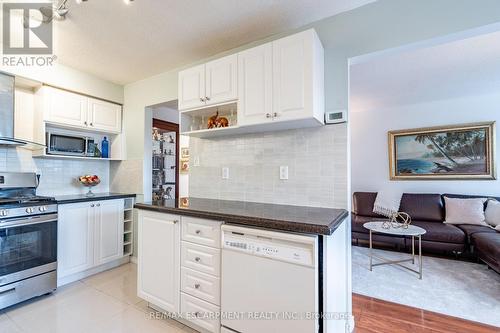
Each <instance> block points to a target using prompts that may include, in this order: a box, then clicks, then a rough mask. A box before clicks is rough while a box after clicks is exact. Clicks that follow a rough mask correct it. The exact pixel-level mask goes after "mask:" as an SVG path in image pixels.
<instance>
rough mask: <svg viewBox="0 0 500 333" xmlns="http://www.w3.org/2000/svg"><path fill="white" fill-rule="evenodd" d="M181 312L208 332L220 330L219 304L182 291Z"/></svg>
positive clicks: (214, 332)
mask: <svg viewBox="0 0 500 333" xmlns="http://www.w3.org/2000/svg"><path fill="white" fill-rule="evenodd" d="M181 313H182V315H183V317H184V318H185V319H186V320H188V321H190V322H191V323H193V324H195V325H197V326H199V327H201V328H203V329H205V330H207V331H208V332H213V333H219V332H220V315H219V313H220V308H219V307H218V306H215V305H213V304H210V303H208V302H205V301H202V300H200V299H198V298H196V297H193V296H189V295H187V294H185V293H181Z"/></svg>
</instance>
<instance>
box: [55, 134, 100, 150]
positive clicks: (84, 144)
mask: <svg viewBox="0 0 500 333" xmlns="http://www.w3.org/2000/svg"><path fill="white" fill-rule="evenodd" d="M93 147H94V139H93V138H91V137H88V136H78V135H68V134H62V133H54V132H47V154H49V155H71V156H94V153H93V152H92V150H93Z"/></svg>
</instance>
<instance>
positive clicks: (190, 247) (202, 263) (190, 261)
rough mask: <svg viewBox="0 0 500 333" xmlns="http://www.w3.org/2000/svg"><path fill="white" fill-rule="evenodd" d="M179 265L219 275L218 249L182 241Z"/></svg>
mask: <svg viewBox="0 0 500 333" xmlns="http://www.w3.org/2000/svg"><path fill="white" fill-rule="evenodd" d="M181 247H182V248H181V265H182V266H183V267H187V268H191V269H194V270H197V271H200V272H202V273H207V274H211V275H214V276H220V250H219V249H214V248H211V247H208V246H202V245H198V244H193V243H188V242H184V241H183V242H182V246H181Z"/></svg>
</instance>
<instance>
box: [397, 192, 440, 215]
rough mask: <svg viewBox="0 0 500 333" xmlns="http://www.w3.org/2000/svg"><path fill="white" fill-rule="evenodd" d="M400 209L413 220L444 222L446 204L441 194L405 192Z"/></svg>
mask: <svg viewBox="0 0 500 333" xmlns="http://www.w3.org/2000/svg"><path fill="white" fill-rule="evenodd" d="M399 211H401V212H405V213H408V214H409V215H410V216H411V218H412V219H413V220H420V221H429V222H443V220H444V206H443V200H442V198H441V195H440V194H414V193H404V194H403V197H402V198H401V205H400V207H399Z"/></svg>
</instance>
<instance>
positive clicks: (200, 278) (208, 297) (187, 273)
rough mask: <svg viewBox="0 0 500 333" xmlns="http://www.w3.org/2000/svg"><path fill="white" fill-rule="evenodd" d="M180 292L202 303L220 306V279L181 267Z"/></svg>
mask: <svg viewBox="0 0 500 333" xmlns="http://www.w3.org/2000/svg"><path fill="white" fill-rule="evenodd" d="M181 290H182V291H183V292H185V293H186V294H189V295H191V296H196V297H198V298H201V299H202V300H204V301H207V302H210V303H212V304H215V305H220V279H219V278H218V277H214V276H211V275H208V274H205V273H200V272H197V271H195V270H192V269H189V268H185V267H182V268H181Z"/></svg>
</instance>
